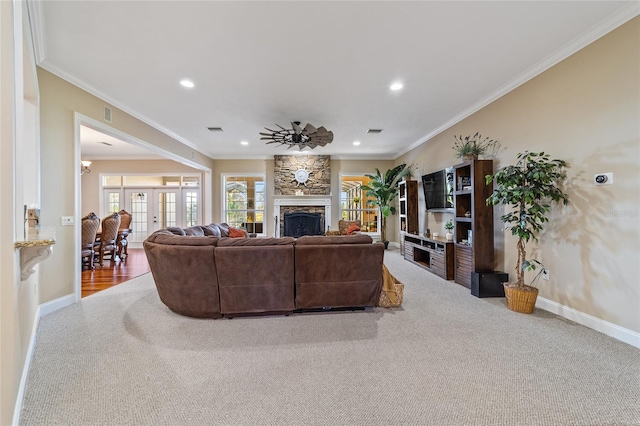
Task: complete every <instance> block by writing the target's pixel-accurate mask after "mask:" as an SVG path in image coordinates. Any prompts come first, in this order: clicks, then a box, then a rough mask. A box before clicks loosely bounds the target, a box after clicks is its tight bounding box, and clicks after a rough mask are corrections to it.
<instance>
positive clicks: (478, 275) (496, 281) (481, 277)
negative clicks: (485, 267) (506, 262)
mask: <svg viewBox="0 0 640 426" xmlns="http://www.w3.org/2000/svg"><path fill="white" fill-rule="evenodd" d="M508 281H509V274H507V273H506V272H472V273H471V294H473V295H474V296H476V297H504V286H503V285H502V283H506V282H508Z"/></svg>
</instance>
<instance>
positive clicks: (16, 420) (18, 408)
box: [12, 306, 41, 425]
mask: <svg viewBox="0 0 640 426" xmlns="http://www.w3.org/2000/svg"><path fill="white" fill-rule="evenodd" d="M40 312H41V311H40V306H38V309H37V310H36V315H35V318H34V320H33V327H31V336H30V337H29V347H27V355H26V357H25V359H24V367H23V368H22V377H20V387H19V388H18V396H17V397H16V405H15V406H14V407H13V423H12V424H14V425H18V424H20V413H22V400H23V399H24V390H25V387H26V386H27V376H28V375H29V367H31V359H32V358H33V349H34V347H35V346H36V332H37V331H38V324H39V323H40Z"/></svg>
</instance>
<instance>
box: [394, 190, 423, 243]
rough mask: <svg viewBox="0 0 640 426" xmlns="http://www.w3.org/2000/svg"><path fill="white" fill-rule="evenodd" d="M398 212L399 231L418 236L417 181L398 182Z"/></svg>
mask: <svg viewBox="0 0 640 426" xmlns="http://www.w3.org/2000/svg"><path fill="white" fill-rule="evenodd" d="M398 194H399V196H398V210H399V221H400V224H399V226H400V231H401V232H407V233H409V234H416V235H417V234H418V233H419V227H418V181H417V180H403V181H401V182H398Z"/></svg>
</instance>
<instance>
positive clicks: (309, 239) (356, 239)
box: [296, 234, 373, 246]
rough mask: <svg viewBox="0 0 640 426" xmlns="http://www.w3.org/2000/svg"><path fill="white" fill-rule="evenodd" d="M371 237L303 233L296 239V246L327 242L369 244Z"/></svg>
mask: <svg viewBox="0 0 640 426" xmlns="http://www.w3.org/2000/svg"><path fill="white" fill-rule="evenodd" d="M372 242H373V238H371V236H369V235H363V234H360V235H331V236H326V237H324V236H322V235H305V236H304V237H300V238H298V239H297V240H296V245H297V246H319V245H329V244H371V243H372Z"/></svg>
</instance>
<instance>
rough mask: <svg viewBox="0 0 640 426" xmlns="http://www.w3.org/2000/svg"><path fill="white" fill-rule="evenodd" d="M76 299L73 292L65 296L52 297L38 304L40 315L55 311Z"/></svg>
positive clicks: (71, 303)
mask: <svg viewBox="0 0 640 426" xmlns="http://www.w3.org/2000/svg"><path fill="white" fill-rule="evenodd" d="M75 301H76V297H75V295H73V294H69V295H67V296H62V297H59V298H57V299H54V300H52V301H50V302H47V303H43V304H42V305H40V316H41V317H42V316H44V315H48V314H50V313H51V312H55V311H57V310H58V309H61V308H64V307H65V306H70V305H73V304H74V303H75Z"/></svg>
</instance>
